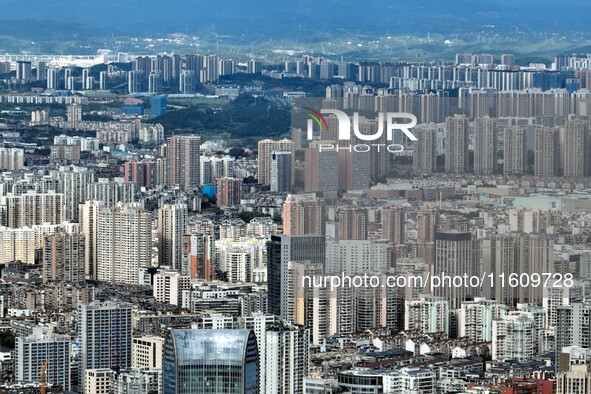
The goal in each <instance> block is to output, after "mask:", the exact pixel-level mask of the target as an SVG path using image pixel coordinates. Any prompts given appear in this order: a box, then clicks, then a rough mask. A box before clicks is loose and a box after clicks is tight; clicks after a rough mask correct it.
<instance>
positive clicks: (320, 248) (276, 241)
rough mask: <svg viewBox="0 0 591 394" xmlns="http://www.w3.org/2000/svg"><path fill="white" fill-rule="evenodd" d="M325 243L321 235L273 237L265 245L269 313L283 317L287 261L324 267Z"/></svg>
mask: <svg viewBox="0 0 591 394" xmlns="http://www.w3.org/2000/svg"><path fill="white" fill-rule="evenodd" d="M325 249H326V243H325V238H324V236H323V235H273V236H271V240H270V241H269V242H268V243H267V283H268V288H269V294H268V298H269V313H272V314H274V315H277V316H284V313H285V310H284V309H285V302H283V300H284V299H285V297H286V296H287V295H286V293H287V290H288V289H287V288H286V286H285V283H284V282H285V281H284V280H283V279H284V278H285V277H286V271H287V263H288V262H289V261H304V260H306V261H310V263H311V264H321V265H322V267H324V261H325V257H326V256H325Z"/></svg>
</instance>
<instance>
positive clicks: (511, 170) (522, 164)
mask: <svg viewBox="0 0 591 394" xmlns="http://www.w3.org/2000/svg"><path fill="white" fill-rule="evenodd" d="M526 172H527V129H526V128H524V127H519V126H514V127H509V128H506V129H505V145H504V147H503V173H505V174H515V175H523V174H525V173H526Z"/></svg>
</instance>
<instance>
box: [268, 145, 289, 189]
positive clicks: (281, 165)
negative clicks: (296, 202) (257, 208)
mask: <svg viewBox="0 0 591 394" xmlns="http://www.w3.org/2000/svg"><path fill="white" fill-rule="evenodd" d="M292 163H293V158H292V153H291V152H290V151H280V152H276V151H273V152H272V153H271V171H270V177H271V179H270V185H271V191H272V192H277V193H289V192H291V184H292V179H291V174H292V168H291V166H292Z"/></svg>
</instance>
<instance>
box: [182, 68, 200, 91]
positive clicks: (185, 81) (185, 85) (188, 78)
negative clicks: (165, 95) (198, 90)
mask: <svg viewBox="0 0 591 394" xmlns="http://www.w3.org/2000/svg"><path fill="white" fill-rule="evenodd" d="M196 78H197V77H196V76H195V71H193V70H187V71H183V72H182V73H181V75H180V78H179V90H180V91H181V93H182V94H193V93H195V84H196V83H197V80H196Z"/></svg>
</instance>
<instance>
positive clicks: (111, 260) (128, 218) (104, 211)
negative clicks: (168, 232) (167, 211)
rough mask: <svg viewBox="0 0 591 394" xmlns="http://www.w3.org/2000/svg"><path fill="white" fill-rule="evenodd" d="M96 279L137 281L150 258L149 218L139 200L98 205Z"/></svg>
mask: <svg viewBox="0 0 591 394" xmlns="http://www.w3.org/2000/svg"><path fill="white" fill-rule="evenodd" d="M97 232H98V235H97V280H99V281H103V282H112V283H120V284H131V285H135V284H139V269H140V268H148V267H150V266H151V262H152V219H151V216H150V214H149V213H148V212H144V211H143V210H142V209H141V207H140V206H139V205H138V204H133V203H130V204H124V203H119V204H117V205H116V206H114V207H112V208H107V207H104V208H101V209H100V210H99V212H98V225H97Z"/></svg>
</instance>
